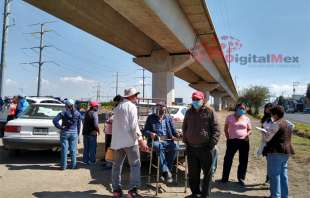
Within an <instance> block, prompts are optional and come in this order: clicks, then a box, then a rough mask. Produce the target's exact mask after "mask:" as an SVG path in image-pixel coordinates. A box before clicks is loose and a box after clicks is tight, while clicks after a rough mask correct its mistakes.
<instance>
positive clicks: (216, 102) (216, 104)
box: [214, 95, 222, 111]
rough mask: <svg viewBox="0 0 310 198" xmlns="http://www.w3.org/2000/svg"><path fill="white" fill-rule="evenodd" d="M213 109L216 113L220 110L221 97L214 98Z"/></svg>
mask: <svg viewBox="0 0 310 198" xmlns="http://www.w3.org/2000/svg"><path fill="white" fill-rule="evenodd" d="M214 109H215V110H216V111H221V110H222V96H219V95H217V96H214Z"/></svg>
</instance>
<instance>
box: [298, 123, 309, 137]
mask: <svg viewBox="0 0 310 198" xmlns="http://www.w3.org/2000/svg"><path fill="white" fill-rule="evenodd" d="M294 124H295V129H294V132H295V133H296V135H298V136H301V137H305V138H308V139H310V124H305V123H300V122H295V123H294Z"/></svg>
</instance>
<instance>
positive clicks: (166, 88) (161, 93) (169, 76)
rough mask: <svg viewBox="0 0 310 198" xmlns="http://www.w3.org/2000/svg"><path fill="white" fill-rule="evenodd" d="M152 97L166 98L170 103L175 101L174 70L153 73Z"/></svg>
mask: <svg viewBox="0 0 310 198" xmlns="http://www.w3.org/2000/svg"><path fill="white" fill-rule="evenodd" d="M152 97H153V98H160V99H163V100H166V103H167V104H169V105H171V104H172V103H173V102H174V98H175V93H174V73H173V72H168V71H167V72H156V73H153V74H152Z"/></svg>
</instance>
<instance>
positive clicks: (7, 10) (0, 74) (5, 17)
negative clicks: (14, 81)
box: [0, 0, 11, 97]
mask: <svg viewBox="0 0 310 198" xmlns="http://www.w3.org/2000/svg"><path fill="white" fill-rule="evenodd" d="M10 2H11V0H4V9H3V26H2V42H1V63H0V96H1V97H2V96H3V84H4V67H5V55H6V46H7V31H8V28H9V27H10V25H8V23H9V15H10V14H11V13H10Z"/></svg>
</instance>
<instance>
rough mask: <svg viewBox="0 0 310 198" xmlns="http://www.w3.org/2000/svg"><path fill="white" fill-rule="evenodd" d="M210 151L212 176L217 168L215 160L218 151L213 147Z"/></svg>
mask: <svg viewBox="0 0 310 198" xmlns="http://www.w3.org/2000/svg"><path fill="white" fill-rule="evenodd" d="M211 153H212V164H211V174H212V177H214V174H215V171H216V169H217V160H218V157H219V152H218V150H217V148H216V147H214V149H213V150H212V151H211Z"/></svg>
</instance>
